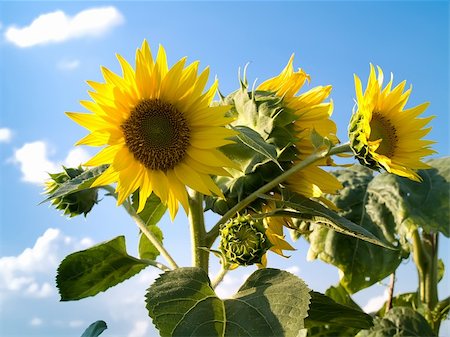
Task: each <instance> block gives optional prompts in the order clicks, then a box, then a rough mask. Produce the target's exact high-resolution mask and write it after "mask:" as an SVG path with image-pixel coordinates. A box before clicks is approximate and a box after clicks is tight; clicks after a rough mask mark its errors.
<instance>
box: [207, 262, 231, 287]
mask: <svg viewBox="0 0 450 337" xmlns="http://www.w3.org/2000/svg"><path fill="white" fill-rule="evenodd" d="M227 273H228V269H227V268H223V267H222V268H221V269H220V272H219V274H217V275H216V277H215V278H214V280H213V281H212V282H211V286H212V287H213V288H214V289H215V288H216V287H217V286H218V285H219V284H220V282H222V280H223V278H224V276H225V275H226V274H227Z"/></svg>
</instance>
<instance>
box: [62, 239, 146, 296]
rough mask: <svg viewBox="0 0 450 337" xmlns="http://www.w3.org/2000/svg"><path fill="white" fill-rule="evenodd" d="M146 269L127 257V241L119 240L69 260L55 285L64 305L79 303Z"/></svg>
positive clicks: (76, 255) (65, 262) (113, 240)
mask: <svg viewBox="0 0 450 337" xmlns="http://www.w3.org/2000/svg"><path fill="white" fill-rule="evenodd" d="M147 266H148V264H147V263H146V262H145V261H142V260H139V259H136V258H134V257H132V256H130V255H128V254H127V252H126V248H125V237H124V236H118V237H116V238H115V239H112V240H110V241H107V242H103V243H100V244H98V245H96V246H94V247H92V248H89V249H86V250H82V251H79V252H76V253H73V254H70V255H68V256H66V258H65V259H64V260H63V261H62V262H61V264H60V265H59V267H58V273H57V276H56V285H57V287H58V289H59V293H60V295H61V301H72V300H79V299H81V298H85V297H89V296H94V295H96V294H98V293H99V292H101V291H105V290H106V289H108V288H110V287H113V286H115V285H117V284H119V283H120V282H123V281H125V280H126V279H128V278H130V277H131V276H134V275H136V274H137V273H139V272H140V271H141V270H142V269H144V268H145V267H147Z"/></svg>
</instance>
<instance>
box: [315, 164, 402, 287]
mask: <svg viewBox="0 0 450 337" xmlns="http://www.w3.org/2000/svg"><path fill="white" fill-rule="evenodd" d="M334 174H335V175H336V176H337V178H338V179H339V181H340V182H341V183H342V184H343V186H344V188H343V189H342V190H341V191H340V193H339V195H336V196H331V197H330V199H331V200H332V201H333V202H334V203H335V205H336V206H337V207H338V208H339V214H340V215H341V216H342V217H344V218H346V219H348V220H349V221H351V222H352V223H355V224H358V225H355V226H357V227H359V228H361V229H364V230H365V231H367V232H369V233H371V234H372V235H373V236H375V237H378V238H380V239H381V240H382V241H383V242H389V243H391V244H392V245H394V246H395V247H397V248H398V249H397V250H392V249H385V248H383V247H380V246H376V245H373V244H371V243H370V241H368V240H359V239H360V238H357V239H355V238H352V237H349V236H347V235H342V234H340V233H338V232H336V231H335V230H330V229H328V228H324V227H322V226H314V230H313V232H312V233H311V234H310V235H309V236H308V240H309V242H310V248H309V252H308V258H309V259H316V258H319V259H321V260H322V261H324V262H326V263H329V264H332V265H334V266H336V267H338V268H339V269H340V270H341V271H342V277H341V285H342V286H343V287H344V288H345V289H346V290H347V291H348V292H350V293H354V292H357V291H359V290H361V289H364V288H366V287H369V286H371V285H372V284H374V283H376V282H378V281H380V280H382V279H384V278H385V277H387V276H388V275H390V274H391V273H392V272H393V271H394V270H395V269H397V267H398V265H399V264H400V262H401V261H402V259H403V258H404V257H406V256H407V253H406V252H405V251H404V250H402V249H401V245H400V243H399V242H398V241H397V239H396V237H395V233H396V224H395V222H394V221H393V217H392V215H391V214H390V212H389V210H388V209H386V207H382V204H377V203H373V202H372V201H373V200H372V199H370V207H372V209H373V210H375V209H377V211H378V213H377V214H378V216H379V219H377V220H378V221H377V223H376V222H374V221H373V220H372V218H371V217H370V216H369V215H368V214H367V212H366V206H367V204H368V199H369V198H368V196H367V186H368V185H369V183H370V182H371V181H372V179H373V174H372V171H371V170H369V169H367V168H365V167H362V166H354V167H353V168H350V169H346V170H339V171H336V172H334Z"/></svg>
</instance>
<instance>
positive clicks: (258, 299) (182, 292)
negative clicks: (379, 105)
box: [146, 268, 310, 337]
mask: <svg viewBox="0 0 450 337" xmlns="http://www.w3.org/2000/svg"><path fill="white" fill-rule="evenodd" d="M146 297H147V309H148V311H149V314H150V317H152V319H153V323H154V324H155V326H156V327H157V328H158V330H159V331H160V334H161V336H163V337H164V336H191V337H194V336H220V337H225V336H226V337H232V336H265V337H270V336H273V337H279V336H286V337H296V336H297V334H298V332H299V330H300V329H303V328H304V319H305V317H306V316H307V311H308V305H309V299H310V295H309V289H308V288H307V287H306V285H305V283H304V282H303V281H302V280H301V279H299V278H298V277H296V276H294V275H292V274H290V273H288V272H285V271H281V270H277V269H260V270H257V271H256V272H254V273H253V274H252V275H251V276H250V277H249V278H248V279H247V281H246V282H245V283H244V285H243V286H242V287H241V288H240V289H239V291H238V293H237V294H235V295H234V296H233V297H232V298H231V299H227V300H221V299H220V298H219V297H217V295H216V294H215V292H214V290H213V289H212V287H211V285H210V281H209V279H208V276H207V274H206V273H205V272H204V271H203V270H202V269H200V268H180V269H176V270H173V271H169V272H166V273H164V274H163V275H161V277H160V278H159V279H157V280H156V281H155V283H153V284H152V285H151V286H150V288H149V290H148V293H147V296H146Z"/></svg>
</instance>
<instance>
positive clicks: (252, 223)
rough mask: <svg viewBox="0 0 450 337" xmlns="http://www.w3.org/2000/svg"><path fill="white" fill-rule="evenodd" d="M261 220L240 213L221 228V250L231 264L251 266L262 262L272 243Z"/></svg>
mask: <svg viewBox="0 0 450 337" xmlns="http://www.w3.org/2000/svg"><path fill="white" fill-rule="evenodd" d="M264 232H265V229H264V226H263V224H262V222H261V221H257V220H254V219H253V218H252V217H251V216H250V215H238V216H237V217H236V218H234V219H231V220H230V221H229V222H228V223H226V224H225V225H224V226H223V227H222V228H221V229H220V247H219V248H220V250H221V252H222V253H223V255H224V256H225V258H226V260H227V261H228V262H229V263H231V264H238V265H241V266H249V265H252V264H255V263H262V258H263V256H264V254H265V253H266V252H267V250H268V249H269V248H270V247H271V243H270V241H269V239H268V238H267V236H266V235H265V233H264Z"/></svg>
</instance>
